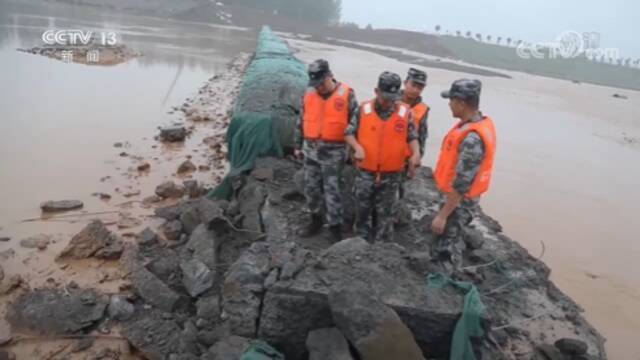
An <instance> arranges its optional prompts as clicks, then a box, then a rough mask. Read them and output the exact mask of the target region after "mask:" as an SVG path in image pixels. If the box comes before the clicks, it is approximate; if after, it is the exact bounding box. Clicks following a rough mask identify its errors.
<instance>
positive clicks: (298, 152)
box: [293, 149, 304, 160]
mask: <svg viewBox="0 0 640 360" xmlns="http://www.w3.org/2000/svg"><path fill="white" fill-rule="evenodd" d="M293 156H295V157H296V159H298V160H302V159H304V154H303V153H302V150H300V149H295V150H293Z"/></svg>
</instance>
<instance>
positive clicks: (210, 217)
mask: <svg viewBox="0 0 640 360" xmlns="http://www.w3.org/2000/svg"><path fill="white" fill-rule="evenodd" d="M265 33H267V34H270V31H269V30H268V29H266V30H263V34H265ZM271 35H272V34H270V36H271ZM261 36H262V35H261ZM276 96H277V95H276ZM270 136H271V134H270ZM258 155H268V154H258ZM245 160H246V158H245ZM232 165H233V164H232ZM251 165H252V166H251V168H252V169H250V170H244V171H241V172H238V173H236V174H235V175H234V176H233V177H232V178H231V179H229V181H228V184H227V185H226V186H227V187H228V189H227V190H226V191H229V192H230V194H229V195H230V196H229V197H228V198H226V199H211V198H209V197H206V196H203V197H200V198H188V197H185V198H183V199H182V200H180V202H179V203H178V204H177V205H174V206H170V207H164V208H158V209H156V210H155V214H156V216H157V217H159V218H162V219H165V220H166V224H165V225H164V226H163V230H164V232H166V230H167V228H170V229H173V230H174V232H175V231H177V232H180V234H178V235H179V236H175V237H174V238H176V239H179V240H176V241H174V240H167V239H166V238H165V236H164V235H163V234H162V233H160V234H158V233H156V232H154V231H152V230H150V229H146V230H144V231H143V232H142V233H140V234H138V237H137V240H136V242H135V243H132V244H131V243H126V244H125V245H124V251H123V253H122V254H121V255H120V259H119V261H120V264H121V266H122V267H123V268H125V269H126V271H127V273H128V274H129V279H130V282H131V286H130V287H127V288H124V289H122V290H123V291H122V293H120V294H111V295H107V294H101V293H99V292H97V291H95V290H92V289H81V288H74V289H67V288H66V287H65V289H39V290H34V291H29V292H26V293H24V294H22V295H20V296H19V297H18V298H17V299H16V300H15V301H14V302H13V303H12V304H11V305H10V306H9V309H8V314H7V319H8V320H9V322H10V323H11V325H12V328H13V329H16V330H19V331H25V332H27V331H30V332H37V333H41V334H48V335H82V334H88V333H90V332H92V331H94V330H96V329H99V328H103V327H105V326H108V327H116V326H117V327H118V328H119V329H120V333H121V335H122V336H123V337H124V338H126V339H127V341H128V342H129V343H130V344H131V346H132V348H134V349H135V351H136V353H137V354H139V355H141V356H142V357H144V358H147V359H151V360H156V359H158V360H160V359H172V360H176V359H184V360H191V359H203V360H204V359H216V360H218V359H225V360H227V359H228V360H231V359H234V360H235V359H241V356H243V355H242V354H243V353H245V352H246V351H247V349H249V351H252V352H251V353H245V354H244V357H242V359H246V360H249V359H282V358H285V359H287V360H305V359H335V360H342V359H344V360H349V359H353V360H358V359H364V360H377V359H386V360H395V359H398V360H399V359H403V360H404V359H407V360H410V359H455V360H458V359H461V360H466V359H474V358H475V359H536V360H537V359H540V360H545V359H549V360H563V359H564V360H574V359H575V360H577V359H606V354H605V350H604V341H605V340H604V338H603V337H602V336H601V335H600V334H599V333H598V332H597V330H595V329H594V328H593V327H592V326H591V325H590V324H589V323H588V322H587V321H586V320H585V319H584V317H583V316H582V314H581V313H582V312H583V310H582V309H581V307H580V306H579V305H577V304H576V303H575V302H574V301H572V300H571V299H570V298H569V297H568V296H566V295H565V294H563V293H562V292H561V291H560V290H559V289H558V288H557V287H556V286H555V285H554V284H553V283H552V282H551V281H550V280H549V275H550V269H549V268H548V267H547V266H546V265H545V264H544V263H543V262H542V261H541V260H540V259H538V258H536V257H534V256H532V255H530V254H529V253H528V252H527V251H526V250H525V249H524V248H523V247H521V246H520V245H519V244H518V243H517V242H516V241H513V240H511V239H510V238H509V237H507V236H506V235H504V234H503V233H502V228H501V226H500V225H499V223H498V222H497V221H495V220H493V219H492V218H490V217H489V216H487V215H486V214H484V213H483V212H482V210H481V209H480V208H478V209H477V210H476V211H475V213H474V220H473V221H472V223H471V225H470V229H469V231H468V232H467V233H466V234H465V235H464V243H465V244H466V247H467V249H466V251H465V253H464V254H465V255H464V261H463V267H462V268H461V269H460V270H459V271H456V272H454V273H453V274H452V279H453V280H455V282H453V281H448V280H449V279H446V280H447V281H440V284H439V286H433V285H434V282H435V280H438V279H439V280H442V279H443V277H438V275H437V274H441V273H444V272H445V269H443V268H440V267H439V266H440V265H438V263H437V262H432V261H431V258H430V256H429V253H430V251H429V250H430V246H431V244H432V243H433V240H434V237H433V236H432V235H431V234H430V233H428V232H427V231H426V230H425V229H426V228H427V226H428V224H429V223H430V220H431V219H432V217H433V216H434V215H435V213H436V211H437V209H438V206H439V204H440V203H441V202H442V201H443V199H442V196H441V195H440V193H439V192H438V191H437V189H436V188H435V185H434V182H433V178H432V173H431V170H430V169H429V168H424V167H423V168H420V169H419V171H418V172H417V175H416V178H415V179H413V180H411V181H409V182H408V183H407V189H406V195H405V199H406V202H407V208H408V214H406V215H407V218H406V220H407V221H406V224H405V225H403V226H401V227H398V228H397V229H396V232H395V240H394V242H389V243H368V242H366V241H365V240H362V239H359V238H350V239H346V240H343V241H341V242H338V243H333V242H332V241H331V236H330V235H329V233H328V231H324V232H323V233H320V234H318V235H317V236H315V237H312V238H305V239H301V238H300V237H299V236H297V235H296V233H297V230H298V229H299V227H300V224H302V223H303V222H304V221H305V220H306V219H307V217H308V216H307V214H305V212H304V210H303V209H304V206H305V201H304V196H303V193H302V178H303V177H302V169H301V165H300V164H299V163H298V162H296V161H294V160H292V159H288V158H283V157H270V156H261V157H257V156H256V158H255V159H254V161H251ZM354 176H355V170H354V169H353V168H347V169H346V170H345V173H344V178H345V185H346V186H345V188H346V189H350V188H351V186H352V184H353V179H354ZM352 201H353V199H352V198H351V197H350V196H349V193H348V192H347V191H345V203H346V206H345V207H346V208H353V206H352V203H350V202H352ZM176 229H177V230H176ZM111 238H112V237H111V236H110V234H109V232H108V231H107V230H106V229H105V228H104V225H103V224H101V223H100V222H99V221H96V222H93V223H91V224H90V225H88V226H87V228H85V230H83V231H82V232H81V234H78V235H76V237H74V239H73V240H72V245H74V246H76V248H79V249H81V250H82V249H85V250H86V249H87V246H89V245H91V244H94V245H95V243H96V242H100V241H101V242H102V243H103V244H104V245H105V246H106V247H109V246H112V241H111V240H110V239H111ZM94 252H95V250H94ZM460 284H466V285H469V286H470V288H471V289H472V290H473V295H475V296H473V297H472V296H470V291H469V289H470V288H466V289H465V288H464V287H461V286H460ZM470 303H472V304H470ZM471 305H473V306H471ZM471 309H476V310H477V309H483V311H482V312H479V313H477V314H475V315H478V316H479V318H477V319H475V318H474V316H473V315H474V314H469V313H468V311H469V310H471ZM460 319H464V320H463V321H460ZM476 320H477V321H476ZM474 325H478V326H474ZM465 332H467V333H466V334H465ZM454 334H455V335H454ZM460 334H462V335H460ZM467 335H469V336H467ZM256 339H259V340H262V341H264V342H266V343H268V344H269V345H270V346H271V347H273V349H271V348H270V347H269V346H267V345H265V344H264V343H257V342H254V340H256ZM256 349H258V350H256ZM260 349H262V350H261V351H259V350H260ZM272 350H275V351H272ZM258 354H259V355H260V356H262V357H259V356H257V355H258ZM454 354H455V355H454Z"/></svg>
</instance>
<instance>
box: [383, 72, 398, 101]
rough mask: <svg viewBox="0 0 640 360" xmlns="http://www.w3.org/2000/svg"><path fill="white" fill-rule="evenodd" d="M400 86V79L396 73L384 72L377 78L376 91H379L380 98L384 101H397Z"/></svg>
mask: <svg viewBox="0 0 640 360" xmlns="http://www.w3.org/2000/svg"><path fill="white" fill-rule="evenodd" d="M401 86H402V79H400V75H398V74H396V73H392V72H389V71H385V72H383V73H382V74H380V77H379V78H378V90H380V92H381V94H382V98H384V99H386V100H399V99H400V98H401V95H400V87H401Z"/></svg>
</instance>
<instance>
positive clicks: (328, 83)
mask: <svg viewBox="0 0 640 360" xmlns="http://www.w3.org/2000/svg"><path fill="white" fill-rule="evenodd" d="M332 87H333V77H331V76H329V75H327V76H325V78H324V80H323V81H322V83H320V85H318V86H316V91H317V92H319V93H320V94H326V93H328V92H329V91H331V90H332Z"/></svg>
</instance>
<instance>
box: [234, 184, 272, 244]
mask: <svg viewBox="0 0 640 360" xmlns="http://www.w3.org/2000/svg"><path fill="white" fill-rule="evenodd" d="M266 196H267V191H266V190H265V188H264V185H263V184H260V183H259V182H257V181H256V182H249V183H247V184H246V185H245V186H244V187H243V188H242V189H241V190H240V193H239V194H238V204H239V209H240V213H241V214H242V215H243V218H242V228H243V229H246V230H250V231H255V232H257V233H261V232H262V220H261V218H260V211H261V208H262V204H263V203H264V199H265V197H266Z"/></svg>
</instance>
